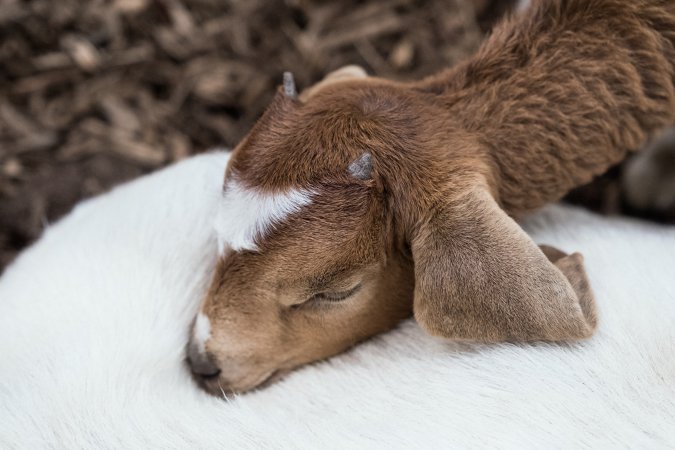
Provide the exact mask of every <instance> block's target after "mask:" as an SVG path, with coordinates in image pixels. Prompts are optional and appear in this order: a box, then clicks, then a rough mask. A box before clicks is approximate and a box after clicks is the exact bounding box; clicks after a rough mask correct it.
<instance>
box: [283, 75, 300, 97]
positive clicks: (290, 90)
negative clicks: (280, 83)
mask: <svg viewBox="0 0 675 450" xmlns="http://www.w3.org/2000/svg"><path fill="white" fill-rule="evenodd" d="M284 94H286V96H287V97H290V98H293V99H295V98H298V90H297V89H296V88H295V79H294V78H293V74H292V73H291V72H284Z"/></svg>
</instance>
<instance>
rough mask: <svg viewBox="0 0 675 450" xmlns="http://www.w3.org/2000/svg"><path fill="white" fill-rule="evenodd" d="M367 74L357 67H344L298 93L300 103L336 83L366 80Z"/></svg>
mask: <svg viewBox="0 0 675 450" xmlns="http://www.w3.org/2000/svg"><path fill="white" fill-rule="evenodd" d="M367 76H368V74H367V73H366V71H365V70H364V69H363V68H362V67H361V66H357V65H350V66H344V67H341V68H339V69H337V70H334V71H332V72H330V73H329V74H328V75H326V76H325V77H324V78H323V80H321V81H319V82H318V83H316V84H315V85H313V86H310V87H308V88H307V89H305V90H304V91H302V92H301V93H300V101H302V102H304V101H307V99H309V98H310V97H312V96H313V95H315V94H316V93H317V92H319V91H320V90H321V89H323V88H325V87H327V86H330V85H332V84H334V83H337V82H342V81H345V80H352V79H357V78H366V77H367Z"/></svg>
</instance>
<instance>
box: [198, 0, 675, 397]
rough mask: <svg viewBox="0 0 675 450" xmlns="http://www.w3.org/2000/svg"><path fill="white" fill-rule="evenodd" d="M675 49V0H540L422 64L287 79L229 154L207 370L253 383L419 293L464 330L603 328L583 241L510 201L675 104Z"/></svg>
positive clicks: (201, 328)
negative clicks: (450, 56) (396, 75)
mask: <svg viewBox="0 0 675 450" xmlns="http://www.w3.org/2000/svg"><path fill="white" fill-rule="evenodd" d="M674 64H675V2H672V1H670V0H636V1H626V0H548V1H544V0H542V1H540V2H539V3H535V4H534V5H533V6H532V7H531V8H530V9H528V10H527V11H525V12H524V13H523V14H521V15H519V16H518V17H514V18H511V19H508V20H506V21H505V22H504V23H503V24H501V25H500V26H499V27H497V28H496V29H495V30H494V32H493V34H492V36H491V37H490V38H489V39H488V40H487V42H486V43H485V44H484V45H483V47H482V48H481V49H480V51H479V52H478V54H477V55H476V56H475V57H473V58H472V59H471V60H469V61H467V62H466V63H464V64H462V65H461V66H459V67H456V68H454V69H452V70H449V71H446V72H443V73H440V74H438V75H436V76H433V77H431V78H428V79H425V80H422V81H420V82H415V83H397V82H392V81H387V80H382V79H377V78H370V77H365V76H363V75H364V74H363V72H362V71H360V70H358V69H355V68H348V69H344V70H342V71H339V72H337V73H335V74H333V75H331V76H329V77H328V78H327V79H326V80H324V81H323V82H322V83H320V84H319V85H317V86H315V87H313V88H311V89H310V90H308V91H307V92H304V93H303V94H302V95H300V97H299V98H298V97H296V96H295V95H294V87H293V86H292V85H291V84H290V83H288V84H287V85H286V88H285V90H284V89H282V90H280V91H279V93H278V94H277V96H276V98H275V99H274V101H273V103H272V104H271V106H270V107H269V109H268V110H267V112H266V113H265V114H264V116H263V117H262V118H261V119H260V121H259V122H258V123H257V124H256V125H255V127H254V128H253V129H252V131H251V132H250V134H249V135H248V136H247V137H246V139H245V140H244V141H243V142H242V143H241V144H240V145H239V146H238V147H237V148H236V149H235V151H234V153H233V155H232V158H231V160H230V164H229V166H228V168H227V172H226V178H225V190H224V199H223V211H222V215H221V217H219V219H218V224H217V227H218V230H219V239H220V244H221V249H222V258H221V260H220V262H219V264H218V267H217V272H216V274H215V277H214V281H213V284H212V286H211V288H210V290H209V292H208V295H207V298H206V300H205V302H204V304H203V306H202V312H201V313H200V314H199V316H198V318H197V320H196V323H195V327H194V330H193V337H192V340H191V343H190V345H189V361H190V363H191V365H192V369H193V371H194V372H195V374H196V375H197V376H198V378H199V379H200V381H201V384H202V385H203V386H204V387H205V388H206V389H207V390H209V391H211V392H214V393H220V392H221V391H222V392H229V391H235V392H239V391H245V390H248V389H250V388H253V387H255V386H258V385H260V384H262V383H264V382H266V381H268V380H272V379H275V378H276V377H278V375H279V374H282V373H284V372H287V371H288V370H290V369H292V368H294V367H297V366H298V365H301V364H304V363H307V362H310V361H315V360H318V359H321V358H325V357H328V356H331V355H333V354H336V353H339V352H341V351H343V350H345V349H346V348H348V347H349V346H351V345H353V344H354V343H356V342H358V341H360V340H363V339H365V338H367V337H369V336H372V335H374V334H376V333H379V332H382V331H384V330H387V329H390V328H392V327H393V326H395V325H396V324H397V323H398V322H399V321H400V320H401V319H403V318H405V317H408V316H409V315H410V313H411V310H412V311H413V312H414V315H415V318H416V320H417V322H418V323H419V324H420V326H421V327H422V328H423V329H424V330H426V331H427V332H429V333H431V334H433V335H436V336H442V337H445V338H451V339H460V340H469V341H480V342H499V341H537V340H545V341H569V340H577V339H583V338H587V337H589V336H590V335H591V334H592V333H593V331H594V329H595V327H596V315H595V305H594V300H593V296H592V293H591V291H590V288H589V285H588V281H587V279H586V275H585V272H584V268H583V263H582V258H581V256H580V255H579V254H573V255H566V254H564V253H562V252H560V251H557V250H555V249H552V248H550V247H543V248H540V247H537V245H535V244H534V242H532V240H531V239H530V238H529V237H528V236H527V235H526V234H525V233H524V232H523V231H522V230H521V228H520V227H519V226H518V225H517V224H516V222H515V221H514V220H513V219H512V218H511V217H518V216H520V215H521V214H523V213H525V212H528V211H531V210H533V209H536V208H538V207H540V206H542V205H544V204H545V203H548V202H552V201H555V200H557V199H559V198H560V197H562V196H563V195H564V194H565V193H566V192H567V191H569V190H570V189H571V188H573V187H575V186H578V185H580V184H582V183H586V182H588V181H589V180H591V178H592V177H594V176H595V175H598V174H600V173H602V172H603V171H605V170H606V169H607V168H608V167H609V166H611V165H613V164H615V163H617V162H618V161H620V160H621V159H622V158H624V157H625V156H626V154H627V153H628V152H629V151H632V150H636V149H638V148H640V147H641V146H642V145H643V143H644V142H645V141H646V139H647V137H648V136H649V135H650V134H652V133H654V132H656V131H658V130H660V129H662V128H663V127H665V126H667V125H669V124H671V123H674V122H675V67H674ZM510 216H511V217H510Z"/></svg>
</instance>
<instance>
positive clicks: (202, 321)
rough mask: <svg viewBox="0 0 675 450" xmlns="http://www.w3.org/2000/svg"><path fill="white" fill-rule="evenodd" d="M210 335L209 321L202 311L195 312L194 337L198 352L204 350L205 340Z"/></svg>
mask: <svg viewBox="0 0 675 450" xmlns="http://www.w3.org/2000/svg"><path fill="white" fill-rule="evenodd" d="M210 337H211V321H210V320H209V318H208V317H206V315H205V314H204V313H203V312H201V311H200V312H199V314H197V318H196V319H195V328H194V338H195V341H196V342H197V348H198V349H199V351H200V352H202V353H203V352H204V347H205V345H206V341H208V340H209V338H210Z"/></svg>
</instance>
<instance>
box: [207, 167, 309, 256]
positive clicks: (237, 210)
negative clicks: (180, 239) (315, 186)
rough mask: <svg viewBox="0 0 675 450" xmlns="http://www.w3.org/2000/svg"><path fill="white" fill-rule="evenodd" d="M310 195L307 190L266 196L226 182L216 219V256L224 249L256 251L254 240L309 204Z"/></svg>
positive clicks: (295, 190) (235, 182) (233, 182)
mask: <svg viewBox="0 0 675 450" xmlns="http://www.w3.org/2000/svg"><path fill="white" fill-rule="evenodd" d="M312 194H313V192H312V191H310V190H308V189H290V190H289V191H287V192H284V193H280V194H267V193H262V192H257V191H255V190H253V189H247V188H244V187H243V186H241V185H240V184H239V183H238V182H237V181H236V180H230V181H229V182H228V183H227V186H226V188H225V192H224V195H223V200H222V202H221V206H220V210H219V212H218V217H217V219H216V233H217V235H218V248H219V251H220V253H221V254H222V253H223V252H224V251H225V249H226V248H231V249H232V250H235V251H241V250H253V251H255V250H258V246H257V245H256V244H255V241H256V239H259V238H260V237H262V236H264V235H265V233H266V232H267V231H268V230H269V229H270V228H271V227H274V225H275V224H278V223H280V222H282V221H283V220H284V219H286V218H287V217H288V216H289V215H290V214H292V213H294V212H297V211H299V210H300V208H301V207H302V206H305V205H308V204H310V203H311V201H312V198H311V197H312Z"/></svg>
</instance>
